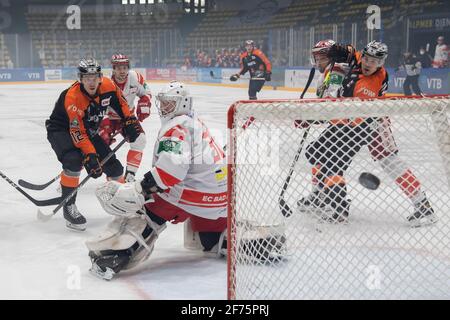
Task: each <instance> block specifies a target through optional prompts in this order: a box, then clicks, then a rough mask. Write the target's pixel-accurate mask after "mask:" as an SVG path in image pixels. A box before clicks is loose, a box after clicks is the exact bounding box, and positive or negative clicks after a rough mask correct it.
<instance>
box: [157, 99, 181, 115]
mask: <svg viewBox="0 0 450 320" xmlns="http://www.w3.org/2000/svg"><path fill="white" fill-rule="evenodd" d="M181 99H182V97H181V96H175V95H166V94H161V93H159V94H158V95H157V96H156V108H157V109H158V113H159V116H160V117H163V118H166V117H170V116H172V115H173V114H175V112H176V111H177V107H178V105H179V103H180V102H181ZM164 102H167V103H170V105H169V107H170V109H169V110H164V111H163V110H162V103H164ZM169 107H164V108H165V109H166V108H169Z"/></svg>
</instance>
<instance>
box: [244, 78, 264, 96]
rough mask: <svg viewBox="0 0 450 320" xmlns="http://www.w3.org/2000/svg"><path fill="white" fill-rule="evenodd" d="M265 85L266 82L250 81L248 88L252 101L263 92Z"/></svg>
mask: <svg viewBox="0 0 450 320" xmlns="http://www.w3.org/2000/svg"><path fill="white" fill-rule="evenodd" d="M264 83H265V81H264V80H250V84H249V87H248V98H249V99H250V100H256V93H258V92H260V91H261V89H262V87H263V86H264Z"/></svg>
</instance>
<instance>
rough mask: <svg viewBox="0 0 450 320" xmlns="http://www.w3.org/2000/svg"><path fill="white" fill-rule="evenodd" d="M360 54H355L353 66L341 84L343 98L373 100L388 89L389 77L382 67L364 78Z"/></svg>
mask: <svg viewBox="0 0 450 320" xmlns="http://www.w3.org/2000/svg"><path fill="white" fill-rule="evenodd" d="M361 57H362V54H361V52H356V53H355V59H356V62H355V66H354V67H353V68H352V70H351V72H350V74H349V75H347V76H346V77H345V78H344V80H343V82H342V93H341V96H343V97H359V98H375V97H381V96H384V94H385V93H386V91H387V89H388V82H389V77H388V73H387V72H386V69H385V68H384V67H381V68H379V69H378V70H377V71H376V72H375V73H374V74H372V75H370V76H364V75H363V74H362V71H361V70H362V69H361Z"/></svg>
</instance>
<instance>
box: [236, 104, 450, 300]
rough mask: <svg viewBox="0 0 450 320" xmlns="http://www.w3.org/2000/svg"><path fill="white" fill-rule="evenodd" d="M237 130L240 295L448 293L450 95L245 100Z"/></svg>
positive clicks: (347, 296)
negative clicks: (362, 174)
mask: <svg viewBox="0 0 450 320" xmlns="http://www.w3.org/2000/svg"><path fill="white" fill-rule="evenodd" d="M228 128H229V129H230V136H229V149H228V159H229V164H228V179H229V180H228V184H229V191H228V192H229V207H228V214H229V215H228V219H229V224H228V241H229V242H228V243H229V246H228V250H229V251H228V297H229V298H230V299H392V298H398V299H410V298H417V299H427V298H445V299H449V298H450V282H449V279H450V97H449V96H431V97H417V98H409V97H391V98H380V99H369V100H360V99H351V100H348V99H347V100H318V99H316V100H312V99H310V100H266V101H239V102H236V103H235V104H233V105H232V106H231V107H230V109H229V113H228ZM358 149H359V150H358ZM296 156H297V157H296ZM363 172H368V173H370V174H372V175H373V176H375V177H376V178H378V179H379V181H380V183H379V186H378V187H377V183H376V179H375V180H373V179H369V180H367V179H363V180H360V175H361V173H363ZM288 177H290V180H289V181H287V179H288ZM364 185H365V186H364ZM368 187H369V188H368ZM370 188H371V189H370ZM280 195H281V197H280ZM307 200H309V202H307ZM283 213H284V214H283ZM347 214H348V216H347Z"/></svg>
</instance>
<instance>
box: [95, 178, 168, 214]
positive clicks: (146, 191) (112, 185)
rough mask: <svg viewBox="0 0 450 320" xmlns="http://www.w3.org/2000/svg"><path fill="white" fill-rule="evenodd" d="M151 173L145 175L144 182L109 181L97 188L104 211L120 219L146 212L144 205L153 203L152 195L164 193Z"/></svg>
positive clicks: (97, 194) (98, 197) (96, 193)
mask: <svg viewBox="0 0 450 320" xmlns="http://www.w3.org/2000/svg"><path fill="white" fill-rule="evenodd" d="M163 191H164V190H163V189H161V188H160V187H159V186H158V185H157V184H156V181H155V179H154V178H153V176H152V174H151V172H147V173H146V174H145V175H144V179H143V180H142V181H134V182H127V183H124V184H122V183H119V182H117V181H108V182H107V183H105V184H104V185H102V186H100V187H99V188H97V190H96V192H95V195H96V196H97V199H98V200H99V202H100V204H101V205H102V207H103V209H104V210H105V211H106V212H108V213H109V214H112V215H115V216H120V217H132V216H134V215H135V214H136V213H140V212H143V211H144V209H143V208H144V205H145V204H146V203H148V202H153V198H152V193H156V192H163Z"/></svg>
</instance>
